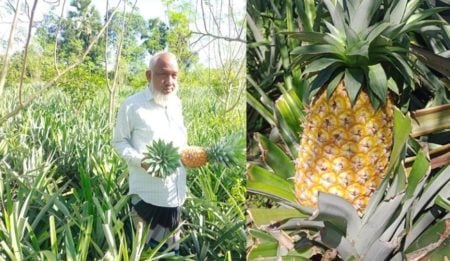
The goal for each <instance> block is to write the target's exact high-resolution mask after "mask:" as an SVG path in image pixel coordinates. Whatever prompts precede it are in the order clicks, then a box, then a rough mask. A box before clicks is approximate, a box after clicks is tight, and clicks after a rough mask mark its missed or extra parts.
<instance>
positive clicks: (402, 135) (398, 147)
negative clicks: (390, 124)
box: [387, 108, 412, 173]
mask: <svg viewBox="0 0 450 261" xmlns="http://www.w3.org/2000/svg"><path fill="white" fill-rule="evenodd" d="M411 130H412V127H411V118H409V117H406V116H404V115H403V113H402V112H401V111H400V110H398V109H397V108H395V109H394V145H393V147H392V151H391V156H390V159H389V167H388V172H387V173H390V172H391V171H392V170H393V169H394V166H395V165H396V163H397V160H398V158H399V157H400V153H401V152H402V150H403V149H404V147H405V144H406V141H407V140H408V137H409V133H411Z"/></svg>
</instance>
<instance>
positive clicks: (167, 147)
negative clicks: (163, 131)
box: [143, 135, 241, 178]
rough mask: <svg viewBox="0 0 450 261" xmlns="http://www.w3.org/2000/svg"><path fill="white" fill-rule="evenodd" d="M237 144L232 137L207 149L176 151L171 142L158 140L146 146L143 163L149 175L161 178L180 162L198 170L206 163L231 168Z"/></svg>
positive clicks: (191, 147) (239, 149)
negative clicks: (146, 165)
mask: <svg viewBox="0 0 450 261" xmlns="http://www.w3.org/2000/svg"><path fill="white" fill-rule="evenodd" d="M239 142H240V141H239V139H238V137H237V136H236V135H232V136H230V137H226V138H225V139H222V140H220V141H219V142H217V143H215V144H213V145H212V146H209V147H199V146H187V147H185V148H182V149H181V150H178V149H177V148H176V147H174V146H173V145H172V143H171V142H170V143H166V142H164V141H162V140H158V141H154V142H152V143H151V144H150V145H148V146H147V152H146V153H145V157H144V160H143V163H145V164H148V165H149V168H148V170H147V172H148V173H149V174H151V175H154V176H156V177H161V178H164V177H166V176H168V175H170V174H171V173H173V172H174V171H175V169H176V168H178V167H179V166H180V162H181V163H182V164H183V165H184V166H186V167H188V168H198V167H201V166H203V165H205V164H206V163H207V162H210V163H212V164H224V165H225V166H227V167H231V166H233V165H236V164H237V158H238V157H239V154H240V151H241V145H240V144H239Z"/></svg>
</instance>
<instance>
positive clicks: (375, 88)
mask: <svg viewBox="0 0 450 261" xmlns="http://www.w3.org/2000/svg"><path fill="white" fill-rule="evenodd" d="M368 88H369V89H370V90H371V92H373V93H374V94H375V95H376V96H377V97H378V99H379V100H380V101H381V103H382V104H384V103H385V102H386V98H387V77H386V73H385V72H384V69H383V66H381V64H379V63H377V64H374V65H370V66H369V72H368Z"/></svg>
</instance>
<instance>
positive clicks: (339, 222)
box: [313, 192, 361, 235]
mask: <svg viewBox="0 0 450 261" xmlns="http://www.w3.org/2000/svg"><path fill="white" fill-rule="evenodd" d="M317 207H318V211H317V212H316V213H315V215H314V217H313V220H323V221H328V222H330V223H332V224H333V225H334V226H335V227H336V228H337V229H338V230H339V231H341V232H342V233H343V234H344V235H356V233H357V231H358V229H359V228H360V226H361V219H360V218H359V216H358V213H357V212H356V209H355V208H354V207H353V205H352V204H350V203H349V202H348V201H347V200H345V199H344V198H342V197H339V196H336V195H333V194H329V193H324V192H319V196H318V202H317Z"/></svg>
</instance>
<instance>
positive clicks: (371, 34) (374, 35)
mask: <svg viewBox="0 0 450 261" xmlns="http://www.w3.org/2000/svg"><path fill="white" fill-rule="evenodd" d="M388 27H389V24H388V23H380V24H377V25H376V26H375V27H374V28H372V30H370V31H368V35H367V43H368V44H371V43H372V42H373V41H374V40H375V39H378V38H379V37H380V35H381V34H382V33H383V32H384V31H385V30H386V29H387V28H388Z"/></svg>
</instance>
